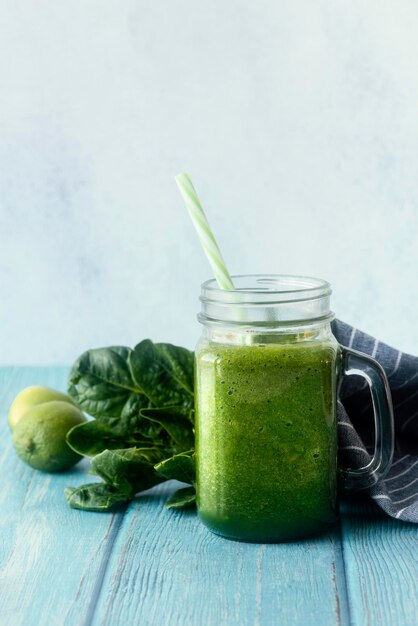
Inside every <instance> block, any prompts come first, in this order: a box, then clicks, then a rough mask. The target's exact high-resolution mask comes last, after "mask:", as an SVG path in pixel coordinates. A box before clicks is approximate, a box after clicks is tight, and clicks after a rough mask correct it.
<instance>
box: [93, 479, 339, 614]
mask: <svg viewBox="0 0 418 626" xmlns="http://www.w3.org/2000/svg"><path fill="white" fill-rule="evenodd" d="M172 489H173V486H172V484H170V483H166V484H165V485H162V486H160V487H158V488H157V489H154V490H153V492H152V493H151V494H148V495H146V496H141V497H139V498H137V500H136V501H135V502H134V503H132V504H131V505H130V507H129V509H128V511H127V513H126V514H125V517H124V519H123V522H122V526H121V529H120V532H119V534H118V536H117V538H116V541H115V545H114V549H113V552H112V554H111V557H110V561H109V565H108V568H107V570H106V575H105V578H104V584H103V589H102V592H101V594H100V597H99V601H98V605H97V608H96V611H95V614H94V620H93V625H97V626H98V625H99V624H100V625H106V624H107V625H109V626H110V625H111V626H117V625H119V624H120V625H122V624H124V625H130V624H141V626H146V625H147V626H151V625H152V626H165V625H167V626H173V624H175V625H176V626H182V625H184V626H190V624H196V625H197V624H198V625H199V626H212V625H213V626H235V625H236V626H246V625H249V624H251V625H252V626H253V625H258V626H263V625H269V626H270V625H272V624H286V625H289V626H290V625H292V626H299V625H300V626H310V625H314V626H318V624H321V626H328V625H329V626H331V625H332V626H334V625H335V624H341V623H342V624H348V621H347V619H346V613H345V599H344V594H345V590H342V594H341V590H340V589H339V585H340V584H341V583H342V581H341V579H340V578H339V576H340V573H341V565H342V564H341V561H340V545H339V537H338V533H333V534H331V535H328V536H324V537H321V538H317V539H314V540H310V541H304V542H296V543H288V544H281V545H280V544H276V545H271V544H270V545H260V544H246V543H239V542H235V541H229V540H226V539H222V538H220V537H217V536H215V535H214V534H212V533H211V532H209V531H208V530H206V529H205V528H204V527H203V526H202V525H201V524H200V523H199V521H198V520H197V518H196V514H195V513H194V512H193V511H191V512H186V511H184V512H175V511H169V510H167V509H164V507H163V502H164V500H165V499H166V497H167V493H168V492H169V491H170V490H172Z"/></svg>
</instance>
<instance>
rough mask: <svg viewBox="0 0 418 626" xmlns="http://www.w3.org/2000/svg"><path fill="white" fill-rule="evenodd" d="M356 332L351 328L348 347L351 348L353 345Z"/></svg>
mask: <svg viewBox="0 0 418 626" xmlns="http://www.w3.org/2000/svg"><path fill="white" fill-rule="evenodd" d="M356 332H357V330H356V329H355V328H353V330H352V331H351V336H350V341H349V342H348V347H349V348H351V347H352V345H353V341H354V337H355V336H356Z"/></svg>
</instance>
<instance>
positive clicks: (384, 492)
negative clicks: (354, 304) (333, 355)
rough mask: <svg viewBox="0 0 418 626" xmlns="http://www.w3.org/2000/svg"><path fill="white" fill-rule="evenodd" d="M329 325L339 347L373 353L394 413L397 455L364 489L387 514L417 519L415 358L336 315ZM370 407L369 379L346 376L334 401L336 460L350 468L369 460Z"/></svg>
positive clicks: (417, 370)
mask: <svg viewBox="0 0 418 626" xmlns="http://www.w3.org/2000/svg"><path fill="white" fill-rule="evenodd" d="M332 330H333V333H334V335H335V337H336V338H337V340H338V341H339V343H340V344H341V345H343V346H347V347H348V348H353V349H354V350H359V351H360V352H364V353H366V354H368V355H370V356H372V357H374V358H375V359H376V360H377V361H378V362H379V363H380V364H381V365H382V367H383V368H384V370H385V372H386V375H387V377H388V380H389V384H390V389H391V393H392V400H393V408H394V415H395V454H394V458H393V463H392V467H391V469H390V471H389V473H388V474H387V476H386V477H385V478H384V479H383V480H380V481H379V482H378V483H377V484H376V485H374V486H373V487H372V488H370V489H369V490H368V492H369V494H370V495H371V497H372V498H373V500H374V501H375V502H376V504H377V505H378V506H379V507H380V508H381V509H383V510H384V511H385V512H386V513H387V514H388V515H390V516H391V517H395V518H396V519H400V520H405V521H407V522H415V523H418V357H415V356H411V355H410V354H405V353H403V352H400V351H399V350H395V349H394V348H391V347H389V346H387V345H386V344H384V343H381V342H380V341H378V340H377V339H374V338H373V337H370V336H369V335H366V334H365V333H363V332H360V331H359V330H357V329H355V328H353V327H351V326H349V325H348V324H345V323H344V322H341V321H340V320H335V321H334V322H333V323H332ZM373 433H374V425H373V410H372V404H371V398H370V393H369V391H368V386H367V384H365V383H364V381H363V380H362V379H361V378H359V377H357V376H347V377H346V378H345V380H344V382H343V384H342V387H341V392H340V402H339V405H338V434H339V450H340V462H341V464H342V465H345V466H349V467H352V468H355V467H361V466H364V465H366V464H367V462H368V461H369V460H370V454H369V453H370V452H371V451H372V450H373V445H374V442H373Z"/></svg>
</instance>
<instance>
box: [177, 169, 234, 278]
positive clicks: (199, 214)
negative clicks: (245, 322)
mask: <svg viewBox="0 0 418 626" xmlns="http://www.w3.org/2000/svg"><path fill="white" fill-rule="evenodd" d="M175 181H176V183H177V185H178V188H179V189H180V193H181V195H182V197H183V200H184V203H185V205H186V208H187V210H188V212H189V215H190V217H191V219H192V222H193V226H194V227H195V229H196V232H197V234H198V236H199V239H200V243H201V244H202V248H203V251H204V252H205V254H206V256H207V258H208V261H209V263H210V265H211V268H212V271H213V273H214V275H215V278H216V280H217V282H218V285H219V287H220V288H221V289H227V290H228V289H235V287H234V283H233V282H232V278H231V276H230V274H229V272H228V270H227V267H226V265H225V261H224V260H223V257H222V254H221V251H220V250H219V246H218V244H217V243H216V239H215V237H214V236H213V233H212V230H211V228H210V226H209V222H208V220H207V217H206V215H205V212H204V211H203V209H202V205H201V204H200V202H199V198H198V197H197V193H196V190H195V188H194V187H193V183H192V181H191V180H190V176H189V175H188V174H187V173H186V172H183V173H182V174H179V175H178V176H176V177H175Z"/></svg>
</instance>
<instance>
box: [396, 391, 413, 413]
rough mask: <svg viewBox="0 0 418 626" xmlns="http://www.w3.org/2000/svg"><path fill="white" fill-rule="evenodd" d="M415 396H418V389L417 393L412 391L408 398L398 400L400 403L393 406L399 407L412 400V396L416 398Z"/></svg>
mask: <svg viewBox="0 0 418 626" xmlns="http://www.w3.org/2000/svg"><path fill="white" fill-rule="evenodd" d="M415 396H418V390H417V391H415V393H411V395H409V396H408V397H407V398H405V399H404V400H402V402H398V404H395V406H394V407H393V408H394V409H399V407H401V406H403V405H404V404H406V403H407V402H409V401H410V400H412V398H415Z"/></svg>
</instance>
